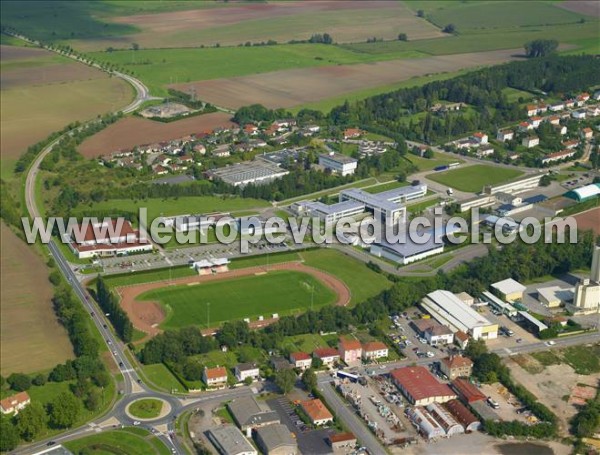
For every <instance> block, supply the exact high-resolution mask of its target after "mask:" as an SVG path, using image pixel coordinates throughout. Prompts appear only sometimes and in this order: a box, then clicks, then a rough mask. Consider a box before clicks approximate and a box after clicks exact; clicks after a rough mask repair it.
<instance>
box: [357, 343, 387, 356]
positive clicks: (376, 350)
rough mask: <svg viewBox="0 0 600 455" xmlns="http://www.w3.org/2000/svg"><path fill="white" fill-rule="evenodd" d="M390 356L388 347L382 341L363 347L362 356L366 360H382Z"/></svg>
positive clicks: (366, 344)
mask: <svg viewBox="0 0 600 455" xmlns="http://www.w3.org/2000/svg"><path fill="white" fill-rule="evenodd" d="M388 354H389V349H388V347H387V346H386V345H385V344H384V343H382V342H381V341H369V342H368V343H365V344H363V346H362V356H363V359H365V360H375V359H382V358H384V357H387V356H388Z"/></svg>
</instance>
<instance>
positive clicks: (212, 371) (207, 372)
mask: <svg viewBox="0 0 600 455" xmlns="http://www.w3.org/2000/svg"><path fill="white" fill-rule="evenodd" d="M202 380H203V381H204V383H205V384H206V385H207V386H208V387H225V385H227V369H226V368H225V367H215V368H206V367H205V368H204V373H202Z"/></svg>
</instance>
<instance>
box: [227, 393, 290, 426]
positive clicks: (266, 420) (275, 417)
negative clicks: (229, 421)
mask: <svg viewBox="0 0 600 455" xmlns="http://www.w3.org/2000/svg"><path fill="white" fill-rule="evenodd" d="M227 408H228V409H229V412H230V413H231V415H232V417H233V420H234V421H235V423H236V424H237V426H238V427H240V429H241V430H242V431H248V430H252V429H256V428H260V427H264V426H265V425H272V424H274V423H279V422H280V419H279V414H277V412H276V411H273V410H272V409H269V408H266V407H265V408H262V407H261V406H260V405H259V404H258V402H257V401H256V399H255V398H254V397H253V396H248V397H239V398H235V399H234V400H232V401H230V402H229V403H227Z"/></svg>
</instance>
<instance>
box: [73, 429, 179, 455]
mask: <svg viewBox="0 0 600 455" xmlns="http://www.w3.org/2000/svg"><path fill="white" fill-rule="evenodd" d="M64 446H65V447H66V448H67V449H69V450H70V451H71V452H72V453H86V454H93V455H107V454H111V455H153V454H155V455H168V454H170V453H171V452H170V451H169V449H168V448H167V447H166V446H165V445H164V444H163V443H162V442H161V440H160V439H158V438H156V437H155V436H152V435H151V434H150V432H149V431H146V430H143V429H139V428H137V429H135V432H132V431H129V429H123V430H115V431H105V432H102V433H97V434H93V435H91V436H86V437H84V438H81V439H75V440H74V441H69V442H66V443H64Z"/></svg>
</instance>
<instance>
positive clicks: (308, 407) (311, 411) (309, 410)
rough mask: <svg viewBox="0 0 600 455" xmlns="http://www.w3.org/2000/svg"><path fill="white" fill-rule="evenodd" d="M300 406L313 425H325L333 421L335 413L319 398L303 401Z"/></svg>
mask: <svg viewBox="0 0 600 455" xmlns="http://www.w3.org/2000/svg"><path fill="white" fill-rule="evenodd" d="M300 406H301V407H302V410H303V411H304V412H305V413H306V415H307V416H308V418H309V419H310V421H311V423H312V424H313V425H325V424H326V423H328V422H332V421H333V415H332V414H331V412H329V409H327V407H326V406H325V405H324V404H323V402H322V401H321V400H319V399H318V398H315V399H314V400H306V401H303V402H301V403H300Z"/></svg>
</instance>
